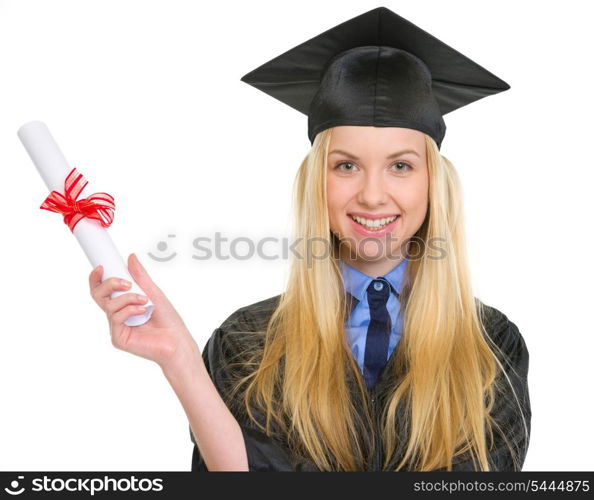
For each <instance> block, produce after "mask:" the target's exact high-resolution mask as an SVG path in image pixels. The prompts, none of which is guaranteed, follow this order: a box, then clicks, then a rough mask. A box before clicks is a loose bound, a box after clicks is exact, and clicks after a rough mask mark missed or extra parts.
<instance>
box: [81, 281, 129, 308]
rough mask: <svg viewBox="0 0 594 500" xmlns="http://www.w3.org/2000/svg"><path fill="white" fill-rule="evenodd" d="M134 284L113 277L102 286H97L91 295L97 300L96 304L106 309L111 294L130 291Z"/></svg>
mask: <svg viewBox="0 0 594 500" xmlns="http://www.w3.org/2000/svg"><path fill="white" fill-rule="evenodd" d="M131 286H132V284H131V283H130V282H129V281H127V280H122V279H120V278H116V277H112V278H107V279H106V280H105V281H103V282H102V283H101V284H99V285H97V286H96V287H95V288H94V289H93V290H92V292H91V295H92V296H93V298H94V299H95V302H97V304H99V306H101V308H102V309H105V306H106V304H107V302H108V301H109V300H111V294H112V293H113V292H114V291H117V290H129V289H130V287H131Z"/></svg>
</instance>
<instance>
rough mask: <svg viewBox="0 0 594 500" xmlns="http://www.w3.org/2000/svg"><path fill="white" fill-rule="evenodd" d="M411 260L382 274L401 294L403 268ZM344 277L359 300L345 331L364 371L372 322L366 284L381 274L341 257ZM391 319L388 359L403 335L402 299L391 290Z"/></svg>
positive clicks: (389, 309)
mask: <svg viewBox="0 0 594 500" xmlns="http://www.w3.org/2000/svg"><path fill="white" fill-rule="evenodd" d="M407 262H408V260H407V259H404V260H403V261H402V262H400V263H399V264H398V265H397V266H396V267H394V269H392V270H391V271H390V272H389V273H388V274H385V275H384V276H383V277H384V278H385V279H387V280H388V282H389V283H390V284H391V285H392V286H393V287H394V289H395V290H396V291H397V292H398V293H399V294H400V293H401V290H402V282H403V279H404V271H405V269H406V264H407ZM339 263H340V268H341V271H342V276H343V279H344V283H345V288H346V290H347V292H349V293H350V294H351V295H353V296H354V297H355V298H356V299H358V301H359V302H358V303H357V305H356V306H355V308H354V309H353V312H352V314H351V317H350V318H349V319H348V320H347V323H346V333H347V337H348V343H349V345H350V347H351V350H352V351H353V356H354V357H355V359H356V360H357V363H358V364H359V368H360V369H361V373H363V366H364V360H365V342H366V340H367V328H368V327H369V323H370V321H371V313H370V310H369V303H368V302H367V287H368V286H369V284H370V283H371V282H372V281H373V280H374V279H377V278H380V277H381V276H377V277H373V276H368V275H367V274H364V273H362V272H361V271H359V270H357V269H355V268H354V267H352V266H350V265H349V264H346V263H345V262H343V261H342V260H339ZM386 307H387V308H388V312H389V314H390V318H391V319H392V330H391V332H390V341H389V344H388V358H389V357H390V355H391V354H392V351H394V349H395V348H396V345H397V344H398V341H399V340H400V337H401V335H402V317H401V315H400V300H399V299H398V297H397V296H396V294H395V293H394V290H391V293H390V297H389V298H388V303H387V306H386Z"/></svg>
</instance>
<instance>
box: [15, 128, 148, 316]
mask: <svg viewBox="0 0 594 500" xmlns="http://www.w3.org/2000/svg"><path fill="white" fill-rule="evenodd" d="M17 135H18V136H19V139H20V140H21V142H22V143H23V146H25V149H26V150H27V152H28V153H29V156H30V157H31V160H33V163H34V164H35V166H36V167H37V170H38V171H39V174H40V175H41V177H42V178H43V180H44V181H45V184H46V185H47V187H48V189H49V190H50V192H51V191H58V192H59V193H62V194H64V180H65V179H66V176H67V175H68V174H69V173H70V171H71V170H72V167H71V166H70V165H68V162H67V161H66V159H65V158H64V155H63V154H62V152H61V151H60V148H59V147H58V145H57V144H56V141H55V140H54V138H53V137H52V135H51V134H50V131H49V129H48V128H47V126H46V125H45V123H43V122H40V121H32V122H28V123H25V124H24V125H23V126H22V127H21V128H19V130H18V131H17ZM77 170H79V169H78V168H77ZM79 173H81V174H82V175H84V176H85V178H86V179H87V180H88V181H89V184H87V186H86V187H85V189H84V190H83V191H82V192H81V193H80V195H79V197H78V199H79V200H80V199H83V198H86V197H87V196H89V195H90V194H92V193H94V192H97V191H100V190H97V189H94V190H93V188H92V187H91V188H89V186H92V185H93V179H92V175H87V174H88V172H86V171H85V170H84V169H82V170H79ZM44 199H45V197H44V198H42V199H40V200H39V204H40V205H41V203H42V202H43V200H44ZM37 209H39V208H38V207H37ZM54 215H55V217H56V224H58V223H59V224H62V225H63V226H64V227H63V230H66V231H70V229H69V228H68V226H67V225H66V224H64V222H63V217H62V216H61V215H60V214H57V213H56V214H54ZM72 234H73V235H74V236H75V237H76V239H77V240H78V242H79V243H80V246H81V247H82V249H83V250H84V252H85V254H86V255H87V258H88V259H89V261H90V262H91V266H93V269H94V268H95V267H97V266H99V265H102V266H103V277H102V279H103V280H106V279H107V278H111V277H117V278H124V279H127V280H128V281H130V282H132V286H131V287H130V288H129V289H127V290H117V291H115V292H113V293H112V294H111V298H112V299H113V298H115V297H118V296H119V295H122V294H124V293H130V292H135V293H140V294H142V295H146V293H144V292H143V291H142V290H141V288H140V287H139V286H138V284H137V283H136V282H135V281H134V279H132V276H131V275H130V273H129V272H128V267H127V265H126V264H125V262H124V260H123V259H122V257H121V255H120V253H119V252H118V250H117V248H116V246H115V245H114V243H113V241H112V240H111V237H110V236H109V233H108V232H107V229H106V228H104V227H102V226H101V224H100V223H99V221H96V220H93V219H88V218H83V219H81V220H80V221H79V222H78V224H76V226H75V228H74V231H73V232H72ZM142 305H145V306H146V308H147V309H146V312H145V313H144V314H140V315H136V316H130V317H129V318H128V319H127V320H126V322H125V324H126V325H128V326H139V325H142V324H144V323H146V322H147V321H148V320H149V319H150V317H151V315H152V313H153V308H154V305H153V303H152V302H151V301H150V299H149V300H148V301H147V302H146V303H144V304H142Z"/></svg>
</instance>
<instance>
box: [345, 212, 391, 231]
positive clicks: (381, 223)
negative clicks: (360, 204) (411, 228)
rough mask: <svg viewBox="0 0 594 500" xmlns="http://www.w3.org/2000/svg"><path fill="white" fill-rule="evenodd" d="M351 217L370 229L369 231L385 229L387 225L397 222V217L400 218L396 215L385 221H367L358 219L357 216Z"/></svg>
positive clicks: (384, 219) (361, 218) (386, 218)
mask: <svg viewBox="0 0 594 500" xmlns="http://www.w3.org/2000/svg"><path fill="white" fill-rule="evenodd" d="M351 217H352V218H353V219H354V220H355V221H357V222H358V223H359V224H361V225H362V226H365V227H368V228H369V229H377V228H380V227H383V226H385V225H387V224H390V223H391V222H393V221H394V220H396V217H398V216H397V215H395V216H393V217H385V218H383V219H375V220H371V219H365V218H363V217H358V216H356V215H351Z"/></svg>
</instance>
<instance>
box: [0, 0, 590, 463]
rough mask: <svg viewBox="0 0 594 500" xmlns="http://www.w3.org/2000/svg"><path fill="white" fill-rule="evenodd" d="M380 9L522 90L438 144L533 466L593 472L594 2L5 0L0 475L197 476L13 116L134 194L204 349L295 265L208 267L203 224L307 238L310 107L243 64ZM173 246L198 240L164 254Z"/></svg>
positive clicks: (166, 403) (98, 184)
mask: <svg viewBox="0 0 594 500" xmlns="http://www.w3.org/2000/svg"><path fill="white" fill-rule="evenodd" d="M380 5H384V6H386V7H388V8H390V9H391V10H393V11H395V12H397V13H399V14H400V15H402V16H403V17H405V18H407V19H409V20H410V21H411V22H413V23H414V24H416V25H418V26H420V27H421V28H423V29H424V30H426V31H429V32H430V33H432V34H433V35H435V36H436V37H438V38H439V39H441V40H442V41H444V42H445V43H447V44H449V45H451V46H452V47H454V48H456V49H457V50H459V51H461V52H462V53H463V54H465V55H467V56H469V57H470V58H471V59H474V60H475V61H476V62H478V63H479V64H481V65H482V66H484V67H485V68H487V69H489V70H490V71H492V72H493V73H495V74H496V75H498V76H500V77H501V78H502V79H503V80H505V81H507V82H508V83H509V84H510V85H511V90H509V91H507V92H503V93H501V94H498V95H496V96H492V97H488V98H485V99H483V100H481V101H479V102H477V103H475V104H471V105H469V106H467V107H465V108H462V109H460V110H458V111H455V112H453V113H451V114H450V115H446V117H445V120H446V123H447V126H448V131H447V134H446V137H445V140H444V143H443V146H442V153H443V154H444V155H445V156H447V157H448V158H449V159H450V160H451V161H452V162H453V163H454V165H455V166H456V167H457V169H458V171H459V173H460V176H461V179H462V183H463V187H464V201H465V208H466V215H467V235H468V248H469V254H470V259H471V266H472V272H473V280H474V283H475V288H476V295H477V296H478V297H480V298H481V299H482V300H483V301H484V302H486V303H487V304H490V305H492V306H495V307H497V308H498V309H500V310H501V311H502V312H504V313H505V314H506V315H507V316H508V317H509V318H510V319H511V320H512V321H513V322H514V323H516V324H517V325H518V327H519V328H520V331H521V332H522V334H523V336H524V338H525V340H526V343H527V345H528V348H529V351H530V373H529V384H530V396H531V401H532V411H533V419H532V439H531V443H530V449H529V453H528V456H527V459H526V462H525V467H524V470H594V458H593V455H592V453H591V450H592V449H593V448H594V439H593V436H592V425H591V424H592V421H593V412H592V408H593V405H592V382H593V379H594V377H593V374H594V369H593V365H594V363H593V362H592V352H593V348H594V341H593V334H594V327H593V326H592V299H593V294H592V288H591V283H592V280H593V278H594V273H593V266H592V259H591V257H590V252H591V248H592V243H593V238H592V219H591V217H592V205H591V197H592V180H593V176H592V169H593V167H594V165H592V155H591V153H590V151H589V149H588V148H589V145H590V144H591V143H592V136H593V132H594V130H593V126H592V123H593V121H592V115H593V113H594V108H593V105H592V97H591V96H592V79H591V76H592V72H591V67H592V56H591V47H592V45H593V37H592V35H591V33H592V28H591V21H590V16H589V15H588V13H587V9H588V7H589V2H577V1H568V2H535V1H534V2H521V3H520V2H511V1H500V2H496V3H493V2H491V3H487V4H482V3H477V2H476V1H457V2H440V1H414V2H413V1H411V0H409V1H389V2H385V3H383V4H382V3H377V2H371V1H363V0H357V1H345V0H340V1H326V2H316V3H315V4H314V3H313V2H312V3H311V4H307V3H303V2H291V3H287V2H278V1H266V2H265V1H250V2H239V1H233V2H230V1H227V2H198V1H181V0H167V1H165V0H160V1H147V0H143V1H140V0H137V1H132V0H123V1H122V0H118V1H115V0H101V1H88V0H85V1H81V0H77V1H75V0H53V1H51V2H47V1H43V0H39V1H34V0H18V1H16V0H15V1H5V0H0V47H1V48H0V68H1V75H2V77H1V78H0V166H1V175H2V184H1V188H2V190H1V196H2V202H1V203H0V217H1V227H2V237H1V238H2V239H1V241H2V244H1V245H0V266H1V276H2V288H1V291H0V293H1V294H2V298H1V302H0V304H1V305H0V307H1V311H0V312H1V318H2V321H1V323H0V329H1V332H0V342H1V347H0V397H1V401H2V411H1V413H0V414H1V417H0V443H1V446H0V470H15V471H16V470H55V471H58V470H111V471H116V470H138V471H141V470H153V471H157V470H190V463H191V452H192V444H191V442H190V436H189V430H188V422H187V419H186V415H185V413H184V411H183V408H182V406H181V404H180V403H179V402H178V400H177V398H176V396H175V394H174V392H173V390H172V389H171V387H170V386H169V385H168V382H167V380H166V379H165V377H164V376H163V374H162V372H161V370H160V368H159V367H158V366H157V365H156V364H154V363H152V362H150V361H147V360H145V359H142V358H139V357H136V356H132V355H130V354H128V353H125V352H123V351H119V350H117V349H115V348H114V347H113V346H112V345H111V342H110V338H109V330H108V324H107V320H106V318H105V315H104V313H103V312H102V311H101V310H100V309H99V308H98V306H97V305H96V304H95V303H94V302H93V300H92V299H91V297H90V295H89V289H88V274H89V272H90V271H91V267H90V264H89V262H88V261H87V259H86V257H85V255H84V253H83V252H82V250H81V249H80V247H79V246H78V243H77V242H76V240H75V238H74V237H73V236H72V235H71V233H70V232H69V230H68V228H67V227H66V226H65V225H64V224H63V223H62V221H61V217H60V216H59V215H57V214H52V213H50V212H47V211H45V210H40V209H39V205H40V204H41V202H42V201H43V199H44V198H45V197H46V196H47V194H48V192H47V189H46V187H45V184H44V183H43V181H42V180H41V177H40V176H39V174H38V173H37V171H36V169H35V167H34V165H33V164H32V162H31V160H30V159H29V157H28V155H27V153H26V151H25V149H24V148H23V146H22V144H21V143H20V141H19V140H18V137H17V135H16V131H17V129H18V128H19V127H20V126H21V125H23V124H24V123H26V122H28V121H30V120H42V121H44V122H45V123H46V124H47V125H48V126H49V128H50V130H51V132H52V134H53V135H54V137H55V138H56V140H57V142H58V144H59V145H60V147H61V148H62V151H63V152H64V154H65V156H66V158H67V159H68V161H69V162H70V164H71V165H72V166H75V167H77V168H78V170H79V171H80V172H81V173H83V175H85V176H86V177H87V180H88V181H89V189H90V192H96V191H107V192H108V193H110V194H112V195H113V196H114V197H115V200H116V205H117V210H116V216H115V221H114V224H113V225H112V226H111V228H110V229H109V232H110V234H111V235H112V238H113V240H114V241H115V242H116V244H117V246H118V248H119V250H120V252H121V254H122V256H123V257H124V258H127V256H128V255H129V254H130V253H132V252H136V253H137V254H138V255H139V257H140V259H141V261H142V262H143V263H144V264H145V267H146V268H147V270H148V271H149V273H150V274H151V276H152V277H153V279H154V280H155V281H156V283H157V284H158V285H159V286H160V287H161V288H162V289H163V290H164V291H165V293H166V294H167V295H168V297H169V298H170V300H171V301H172V302H173V304H174V305H175V306H176V308H177V309H178V311H179V312H180V314H181V315H182V317H183V318H184V320H185V322H186V323H187V325H188V326H189V327H190V329H191V331H192V334H193V335H194V337H195V338H196V340H197V342H198V344H199V346H200V347H201V348H202V346H203V345H204V343H205V342H206V340H207V339H208V337H209V336H210V335H211V333H212V331H213V330H214V329H215V328H216V327H217V326H219V325H220V324H221V323H222V321H223V320H224V319H225V318H226V317H227V316H228V315H229V314H231V313H232V312H233V311H235V310H236V309H237V308H239V307H242V306H245V305H248V304H251V303H253V302H256V301H259V300H262V299H265V298H267V297H270V296H272V295H276V294H278V293H280V292H281V291H282V288H283V286H284V282H285V278H286V270H287V264H288V261H287V260H282V259H279V260H278V261H266V260H263V259H260V258H253V259H251V260H249V261H244V260H236V259H229V260H226V261H223V260H209V261H198V260H195V259H193V258H192V254H194V253H195V249H194V248H193V247H192V241H193V239H194V238H196V237H198V236H209V237H213V235H214V232H215V231H220V232H221V233H222V234H223V235H224V236H226V237H228V238H235V237H251V238H254V239H255V240H259V239H260V238H262V237H265V236H274V237H278V238H281V237H288V236H289V230H290V221H291V219H290V214H291V206H290V196H291V190H292V184H293V179H294V175H295V173H296V171H297V168H298V166H299V164H300V162H301V160H302V159H303V157H304V156H305V154H306V153H307V151H308V148H309V146H310V144H309V140H308V139H307V118H306V116H305V115H302V114H300V113H298V112H296V111H294V110H293V109H292V108H290V107H288V106H286V105H284V104H282V103H280V102H278V101H276V100H275V99H273V98H271V97H269V96H267V95H266V94H264V93H263V92H260V91H259V90H256V89H255V88H253V87H251V86H249V85H247V84H245V83H243V82H241V81H240V78H241V76H243V75H244V74H245V73H247V72H248V71H251V70H252V69H254V68H256V67H257V66H259V65H261V64H263V63H264V62H267V61H268V60H270V59H271V58H273V57H275V56H277V55H279V54H281V53H282V52H285V51H286V50H288V49H290V48H292V47H294V46H295V45H297V44H299V43H301V42H303V41H305V40H308V39H309V38H311V37H313V36H315V35H317V34H318V33H321V32H322V31H325V30H327V29H329V28H331V27H333V26H335V25H337V24H339V23H340V22H343V21H346V20H348V19H350V18H352V17H354V16H356V15H359V14H362V13H363V12H366V11H368V10H371V9H373V8H375V7H378V6H380ZM169 234H175V235H176V236H175V238H168V236H167V235H169ZM159 241H167V242H168V251H167V252H164V254H169V251H176V252H178V255H177V256H176V257H175V258H174V259H172V260H171V261H169V262H167V263H160V262H157V261H155V260H152V259H151V258H150V257H149V256H148V253H149V252H153V253H154V254H157V255H159V253H158V251H156V246H157V243H158V242H159ZM242 249H243V250H242ZM271 250H274V248H272V247H269V251H271ZM227 251H228V247H227ZM238 251H245V247H244V246H243V247H238Z"/></svg>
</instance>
